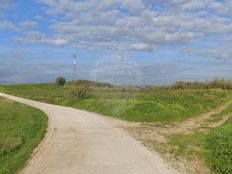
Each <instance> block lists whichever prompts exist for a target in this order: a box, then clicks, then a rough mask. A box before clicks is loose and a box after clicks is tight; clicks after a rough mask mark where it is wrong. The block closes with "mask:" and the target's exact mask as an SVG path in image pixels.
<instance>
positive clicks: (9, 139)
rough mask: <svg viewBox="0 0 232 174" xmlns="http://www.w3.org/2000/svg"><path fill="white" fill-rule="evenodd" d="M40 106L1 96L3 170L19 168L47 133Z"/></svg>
mask: <svg viewBox="0 0 232 174" xmlns="http://www.w3.org/2000/svg"><path fill="white" fill-rule="evenodd" d="M46 128H47V117H46V115H45V114H44V113H43V112H41V111H40V110H37V109H34V108H31V107H28V106H25V105H22V104H19V103H16V102H12V101H9V100H6V99H3V98H0V174H13V173H16V172H18V171H19V170H20V169H21V168H22V167H23V166H24V165H25V163H26V161H27V159H28V158H29V157H30V155H31V153H32V151H33V149H34V148H35V147H36V146H37V145H38V144H39V142H40V141H41V140H42V138H43V137H44V135H45V132H46Z"/></svg>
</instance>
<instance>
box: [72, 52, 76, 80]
mask: <svg viewBox="0 0 232 174" xmlns="http://www.w3.org/2000/svg"><path fill="white" fill-rule="evenodd" d="M76 60H77V58H76V55H75V54H74V55H73V81H75V80H77V79H76V78H77V77H76V76H77V75H76V71H77V64H76Z"/></svg>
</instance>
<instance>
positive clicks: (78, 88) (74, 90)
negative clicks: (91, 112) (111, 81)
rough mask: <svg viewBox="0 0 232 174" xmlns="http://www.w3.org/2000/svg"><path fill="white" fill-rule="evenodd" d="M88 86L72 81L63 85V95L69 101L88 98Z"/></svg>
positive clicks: (73, 101) (74, 101)
mask: <svg viewBox="0 0 232 174" xmlns="http://www.w3.org/2000/svg"><path fill="white" fill-rule="evenodd" d="M88 90H89V87H88V85H86V84H79V83H74V84H71V85H68V86H66V87H65V90H64V95H65V97H66V98H67V99H68V101H69V102H71V103H73V104H74V103H76V102H78V101H80V100H83V99H86V98H88Z"/></svg>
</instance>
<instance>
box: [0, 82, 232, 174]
mask: <svg viewBox="0 0 232 174" xmlns="http://www.w3.org/2000/svg"><path fill="white" fill-rule="evenodd" d="M78 83H80V84H81V83H84V84H85V85H86V83H87V85H88V87H87V88H86V91H87V92H86V95H85V97H83V98H80V99H78V101H74V100H73V98H70V95H67V91H66V90H67V87H69V86H70V85H71V84H70V83H69V84H67V85H66V86H65V87H57V86H56V85H54V84H34V85H8V86H1V87H0V91H2V92H5V93H9V94H13V95H17V96H21V97H25V98H29V99H34V100H38V101H43V102H47V103H54V104H59V105H64V106H72V107H75V108H80V109H84V110H88V111H92V112H97V113H100V114H103V115H107V116H112V117H115V118H119V119H123V120H127V121H131V123H128V124H129V126H128V125H127V124H126V126H123V128H124V129H126V130H127V131H129V132H130V133H131V134H132V135H133V136H135V137H136V138H137V139H139V140H140V141H142V142H143V143H144V144H145V145H147V146H148V147H149V148H150V149H152V150H155V151H158V152H159V153H160V154H162V155H163V157H164V158H165V159H167V160H168V161H171V162H172V163H174V164H175V165H176V166H178V167H179V168H181V169H183V170H186V171H187V172H189V173H194V174H198V173H199V174H207V173H211V172H214V173H218V174H227V173H232V165H231V162H232V159H231V156H232V154H231V149H232V143H231V137H232V132H231V130H232V124H231V123H232V122H231V116H232V90H230V89H224V88H223V87H220V86H218V87H217V86H216V87H210V88H208V87H207V86H203V87H199V86H194V85H195V84H191V83H188V85H190V86H191V87H187V88H185V86H184V87H183V86H178V88H171V87H146V88H138V87H125V86H124V87H122V86H112V85H108V84H101V83H96V84H95V82H86V81H85V82H78ZM78 83H77V84H75V85H78ZM178 85H180V84H178ZM181 85H183V84H181ZM184 85H185V84H184ZM197 85H198V84H197ZM74 89H75V88H74ZM72 92H73V91H72ZM74 94H75V95H79V93H74Z"/></svg>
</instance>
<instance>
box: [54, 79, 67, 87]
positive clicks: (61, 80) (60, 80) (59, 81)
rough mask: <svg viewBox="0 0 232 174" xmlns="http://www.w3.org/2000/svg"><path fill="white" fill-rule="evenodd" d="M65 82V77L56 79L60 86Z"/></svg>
mask: <svg viewBox="0 0 232 174" xmlns="http://www.w3.org/2000/svg"><path fill="white" fill-rule="evenodd" d="M65 83H66V80H65V78H64V77H58V78H57V79H56V85H57V86H59V87H60V86H64V85H65Z"/></svg>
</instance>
